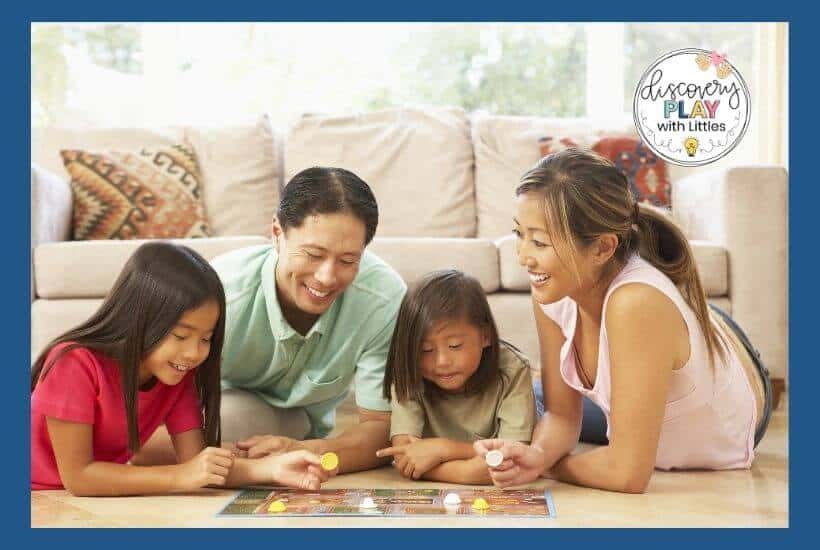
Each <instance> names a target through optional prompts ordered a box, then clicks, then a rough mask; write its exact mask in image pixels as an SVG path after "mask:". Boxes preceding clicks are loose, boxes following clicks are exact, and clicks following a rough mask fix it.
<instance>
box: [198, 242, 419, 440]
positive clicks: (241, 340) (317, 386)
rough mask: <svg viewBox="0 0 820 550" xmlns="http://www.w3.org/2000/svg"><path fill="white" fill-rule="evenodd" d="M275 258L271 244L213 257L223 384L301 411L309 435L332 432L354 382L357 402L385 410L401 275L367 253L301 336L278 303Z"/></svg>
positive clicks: (373, 255) (402, 290)
mask: <svg viewBox="0 0 820 550" xmlns="http://www.w3.org/2000/svg"><path fill="white" fill-rule="evenodd" d="M276 261H277V254H276V251H275V249H274V248H273V247H272V246H270V245H262V246H254V247H248V248H243V249H240V250H236V251H233V252H229V253H227V254H223V255H221V256H219V257H217V258H215V259H214V260H212V262H211V263H212V265H213V266H214V268H215V269H216V271H217V273H218V274H219V277H220V279H221V280H222V284H223V286H224V287H225V298H226V303H227V314H226V323H225V345H224V347H223V350H222V384H223V387H230V388H241V389H244V390H250V391H253V392H254V393H256V394H257V395H258V396H259V397H260V398H262V399H264V400H265V401H266V402H268V403H269V404H271V405H273V406H275V407H281V408H291V407H302V408H304V410H305V412H306V413H307V415H308V417H309V418H310V424H311V431H310V434H309V435H308V437H311V438H318V437H325V436H327V434H329V433H330V431H331V430H332V429H333V426H334V423H335V411H336V407H338V406H339V404H340V403H341V402H342V401H343V400H344V399H345V397H346V395H347V392H348V389H349V388H350V385H351V383H352V382H354V380H355V391H356V403H357V404H358V406H359V407H362V408H365V409H371V410H375V411H389V410H390V404H389V403H388V402H387V401H386V400H385V399H384V397H383V395H382V384H383V381H384V368H385V363H386V361H387V352H388V350H389V348H390V340H391V338H392V336H393V328H394V326H395V323H396V316H397V314H398V310H399V305H400V304H401V300H402V298H403V297H404V293H405V291H406V288H407V287H406V286H405V284H404V282H403V281H402V279H401V277H400V276H399V275H398V274H397V273H396V272H395V271H394V270H393V268H391V267H390V266H389V265H387V264H386V263H384V262H383V261H382V260H381V259H379V258H378V257H377V256H376V255H375V254H372V253H370V252H368V251H365V253H364V255H363V256H362V258H361V261H360V263H359V272H358V274H357V275H356V278H355V279H354V280H353V283H351V285H350V286H349V287H348V288H347V289H346V290H345V291H344V292H343V293H342V294H341V295H340V296H339V297H338V298H336V299H335V300H334V301H333V304H332V305H331V306H330V308H328V310H327V311H325V312H324V313H322V315H321V316H320V317H319V319H318V320H317V321H316V323H315V324H314V325H313V327H311V329H310V330H309V331H308V333H307V334H305V335H304V336H302V335H301V334H299V333H298V332H296V331H295V330H294V329H293V328H292V327H291V326H290V324H288V322H287V321H286V320H285V318H284V316H283V315H282V310H281V309H280V307H279V301H278V298H277V295H276V281H275V276H274V270H275V267H276Z"/></svg>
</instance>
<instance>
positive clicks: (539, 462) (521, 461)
mask: <svg viewBox="0 0 820 550" xmlns="http://www.w3.org/2000/svg"><path fill="white" fill-rule="evenodd" d="M473 448H474V449H475V451H476V453H477V454H478V455H479V456H484V455H486V454H487V452H488V451H492V450H494V449H495V450H498V451H501V454H502V455H504V461H503V462H502V463H501V465H500V466H498V467H497V468H489V467H488V470H489V472H490V478H491V479H492V480H493V483H494V484H495V485H496V486H498V487H511V486H514V485H524V484H526V483H530V482H532V481H535V480H536V479H538V478H539V476H540V475H541V474H542V473H543V472H544V469H545V468H544V461H545V457H544V451H543V450H542V449H541V448H540V447H538V446H536V445H527V444H525V443H521V442H520V441H507V440H504V439H483V440H481V441H476V442H475V443H473Z"/></svg>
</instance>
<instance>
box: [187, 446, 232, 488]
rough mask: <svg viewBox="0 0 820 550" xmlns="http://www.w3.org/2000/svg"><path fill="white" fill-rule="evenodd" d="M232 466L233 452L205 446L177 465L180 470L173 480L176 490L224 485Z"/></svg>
mask: <svg viewBox="0 0 820 550" xmlns="http://www.w3.org/2000/svg"><path fill="white" fill-rule="evenodd" d="M231 466H233V454H232V453H231V451H230V450H228V449H220V448H219V447H206V448H205V449H203V450H202V451H201V452H200V453H199V454H197V455H196V456H195V457H193V458H192V459H190V460H188V461H187V462H183V463H182V464H180V465H179V468H180V472H179V475H178V476H176V478H175V480H174V489H175V490H176V491H190V490H193V489H199V488H200V487H205V486H207V485H217V486H222V485H225V480H226V479H227V478H228V473H229V472H230V471H231Z"/></svg>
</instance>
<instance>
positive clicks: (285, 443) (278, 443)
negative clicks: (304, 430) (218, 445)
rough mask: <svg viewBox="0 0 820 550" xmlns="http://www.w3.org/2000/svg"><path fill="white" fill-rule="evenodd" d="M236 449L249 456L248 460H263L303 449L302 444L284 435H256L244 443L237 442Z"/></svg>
mask: <svg viewBox="0 0 820 550" xmlns="http://www.w3.org/2000/svg"><path fill="white" fill-rule="evenodd" d="M236 447H237V449H239V450H240V451H244V452H246V453H247V454H246V455H245V456H247V458H261V457H263V456H268V455H270V454H278V453H288V452H290V451H296V450H299V449H302V444H301V443H300V442H299V441H297V440H295V439H291V438H290V437H285V436H283V435H255V436H253V437H249V438H248V439H245V440H243V441H237V442H236Z"/></svg>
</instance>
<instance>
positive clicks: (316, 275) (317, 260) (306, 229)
mask: <svg viewBox="0 0 820 550" xmlns="http://www.w3.org/2000/svg"><path fill="white" fill-rule="evenodd" d="M365 235H366V231H365V225H364V223H363V222H362V221H361V220H360V219H358V218H357V217H355V216H353V215H352V214H349V213H347V212H338V213H334V214H315V215H310V216H307V217H306V218H305V219H304V221H303V222H302V225H301V226H300V227H289V228H288V229H287V231H284V230H283V229H282V226H281V225H280V224H279V221H278V220H274V222H273V238H274V241H275V243H276V249H277V252H278V254H279V260H278V262H277V265H276V289H277V292H278V295H279V298H280V300H282V301H284V302H285V303H284V304H283V305H286V306H290V307H291V308H296V309H298V310H299V311H301V312H303V313H306V314H309V315H321V314H322V313H323V312H325V311H326V310H327V309H328V308H329V307H330V305H331V304H332V303H333V300H335V299H336V298H337V297H338V296H339V295H340V294H341V293H342V292H344V291H345V289H346V288H347V287H348V286H350V283H352V282H353V279H355V278H356V274H357V273H358V272H359V261H360V260H361V257H362V254H364V247H365Z"/></svg>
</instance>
